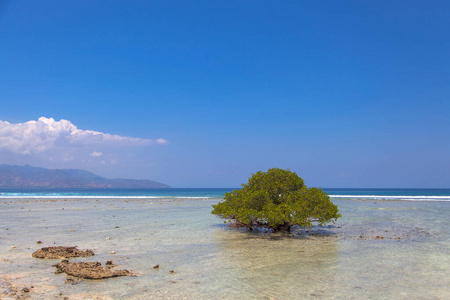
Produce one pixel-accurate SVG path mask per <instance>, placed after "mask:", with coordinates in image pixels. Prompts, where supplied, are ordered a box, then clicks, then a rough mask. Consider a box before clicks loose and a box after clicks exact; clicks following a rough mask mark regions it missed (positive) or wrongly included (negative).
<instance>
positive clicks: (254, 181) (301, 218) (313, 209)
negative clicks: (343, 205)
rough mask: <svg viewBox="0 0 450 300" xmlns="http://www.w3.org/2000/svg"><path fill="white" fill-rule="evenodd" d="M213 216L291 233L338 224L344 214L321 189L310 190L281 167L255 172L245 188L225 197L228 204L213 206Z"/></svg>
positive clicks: (249, 226)
mask: <svg viewBox="0 0 450 300" xmlns="http://www.w3.org/2000/svg"><path fill="white" fill-rule="evenodd" d="M213 208H214V209H213V211H212V213H213V214H216V215H218V216H220V217H222V218H225V219H229V220H232V221H234V222H235V224H236V225H237V226H245V227H248V228H250V229H252V228H254V227H266V228H270V229H273V230H275V231H277V230H288V231H289V230H290V228H291V226H293V225H298V226H302V227H312V222H317V223H318V224H319V225H320V226H321V225H324V224H326V223H329V222H333V223H334V222H335V221H336V220H337V219H338V218H339V217H341V214H340V213H339V211H338V208H337V206H336V205H334V204H333V203H332V202H331V201H330V198H329V197H328V195H327V194H326V193H325V192H324V191H322V190H321V189H320V188H307V187H306V186H305V184H304V181H303V179H301V178H300V177H299V176H298V175H297V174H296V173H294V172H291V171H289V170H282V169H278V168H273V169H269V170H268V171H267V172H261V171H259V172H256V173H255V174H252V176H251V177H250V178H249V179H248V183H247V184H242V189H240V190H233V191H232V192H230V193H226V194H225V201H223V202H220V203H218V204H216V205H213Z"/></svg>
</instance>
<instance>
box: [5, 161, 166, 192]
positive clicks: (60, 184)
mask: <svg viewBox="0 0 450 300" xmlns="http://www.w3.org/2000/svg"><path fill="white" fill-rule="evenodd" d="M0 188H48V189H52V188H55V189H59V188H62V189H65V188H77V189H78V188H80V189H83V188H86V189H97V188H98V189H116V188H123V189H136V188H142V189H150V188H170V186H169V185H167V184H164V183H160V182H156V181H152V180H147V179H140V180H138V179H124V178H105V177H101V176H99V175H97V174H94V173H92V172H89V171H86V170H81V169H46V168H41V167H32V166H30V165H25V166H17V165H8V164H0Z"/></svg>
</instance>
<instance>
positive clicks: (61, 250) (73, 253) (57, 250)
mask: <svg viewBox="0 0 450 300" xmlns="http://www.w3.org/2000/svg"><path fill="white" fill-rule="evenodd" d="M93 255H94V251H92V250H89V249H88V250H79V249H77V247H76V246H75V247H64V246H57V247H44V248H41V249H39V250H37V251H35V252H33V254H32V256H33V257H34V258H43V259H62V258H71V257H87V256H93Z"/></svg>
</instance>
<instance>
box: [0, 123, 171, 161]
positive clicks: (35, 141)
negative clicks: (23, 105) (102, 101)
mask: <svg viewBox="0 0 450 300" xmlns="http://www.w3.org/2000/svg"><path fill="white" fill-rule="evenodd" d="M167 143H168V141H167V140H165V139H162V138H159V139H156V140H151V139H142V138H135V137H129V136H120V135H114V134H109V133H103V132H99V131H93V130H81V129H78V128H77V127H76V126H75V125H74V124H72V123H71V122H70V121H68V120H60V121H55V120H54V119H53V118H45V117H41V118H39V119H38V120H37V121H34V120H32V121H28V122H25V123H18V124H11V123H9V122H7V121H1V120H0V150H7V151H9V152H12V153H15V154H22V155H23V154H35V153H41V152H45V151H47V150H51V149H56V148H70V149H72V148H74V147H80V146H95V145H100V146H102V145H103V146H108V145H117V146H130V145H152V144H161V145H164V144H167ZM102 154H103V153H101V152H97V151H94V152H92V153H91V156H93V157H96V156H101V155H102Z"/></svg>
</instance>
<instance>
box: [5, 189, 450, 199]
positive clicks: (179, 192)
mask: <svg viewBox="0 0 450 300" xmlns="http://www.w3.org/2000/svg"><path fill="white" fill-rule="evenodd" d="M232 190H233V189H232V188H217V189H212V188H204V189H199V188H195V189H194V188H193V189H147V190H133V189H126V190H124V189H120V190H119V189H96V190H89V189H78V190H66V189H60V190H45V189H22V190H18V189H10V190H8V189H3V190H2V189H0V198H8V197H15V198H28V197H32V198H40V197H45V198H51V197H54V198H59V197H67V198H80V197H81V198H99V197H100V198H205V199H207V198H223V195H224V194H225V193H226V192H230V191H232ZM324 191H325V192H327V193H328V194H329V195H330V197H331V198H333V199H345V198H350V199H383V200H405V201H406V200H409V201H450V189H343V188H339V189H333V188H324Z"/></svg>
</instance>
